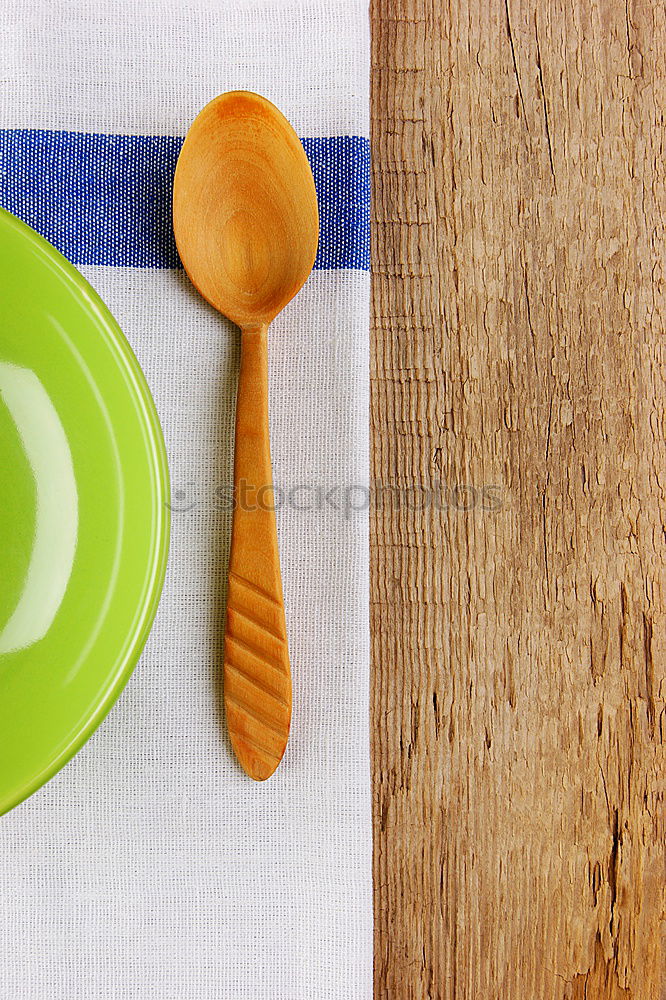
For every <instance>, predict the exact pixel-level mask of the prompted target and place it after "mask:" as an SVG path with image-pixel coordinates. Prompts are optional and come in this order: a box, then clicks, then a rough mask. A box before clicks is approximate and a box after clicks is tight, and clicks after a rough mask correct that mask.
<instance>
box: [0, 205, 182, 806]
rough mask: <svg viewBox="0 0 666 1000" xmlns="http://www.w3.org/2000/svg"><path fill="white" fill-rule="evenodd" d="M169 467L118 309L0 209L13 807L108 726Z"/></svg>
mask: <svg viewBox="0 0 666 1000" xmlns="http://www.w3.org/2000/svg"><path fill="white" fill-rule="evenodd" d="M168 491H169V477H168V470H167V462H166V455H165V450H164V441H163V439H162V432H161V430H160V425H159V422H158V419H157V414H156V412H155V406H154V404H153V401H152V398H151V396H150V392H149V390H148V386H147V385H146V382H145V379H144V377H143V374H142V372H141V369H140V368H139V364H138V362H137V360H136V358H135V357H134V355H133V353H132V351H131V349H130V347H129V345H128V343H127V341H126V340H125V338H124V337H123V335H122V333H121V332H120V330H119V328H118V326H117V324H116V322H115V320H114V319H113V317H112V316H111V314H110V313H109V311H108V309H107V308H106V307H105V306H104V304H103V303H102V301H101V300H100V299H99V297H98V296H97V295H96V293H95V292H94V291H93V290H92V288H91V287H90V285H89V284H88V283H87V282H86V281H85V280H84V278H82V277H81V275H80V274H79V272H78V271H77V270H76V269H75V268H74V267H72V265H71V264H70V263H68V261H66V260H65V258H64V257H62V256H61V255H60V254H59V253H58V252H57V251H56V250H54V249H53V247H52V246H51V245H50V244H49V243H47V242H46V241H45V240H43V239H42V238H41V237H40V236H38V235H37V234H36V233H34V232H33V231H32V230H31V229H29V228H28V227H27V226H25V225H24V224H23V223H22V222H19V221H18V219H15V218H14V217H13V216H11V215H9V214H8V213H7V212H4V211H2V210H0V559H1V569H0V814H1V813H3V812H6V811H7V810H8V809H11V808H12V807H13V806H15V805H16V804H17V803H18V802H20V801H21V800H22V799H24V798H26V796H28V795H30V794H31V793H32V792H34V791H35V790H36V789H37V788H39V786H40V785H42V784H43V783H44V782H45V781H47V780H48V779H49V778H50V777H52V776H53V774H55V772H56V771H57V770H58V769H59V768H61V767H62V766H63V764H65V763H66V761H68V760H69V758H70V757H72V755H73V754H74V753H76V751H77V750H78V749H79V748H80V747H81V746H82V744H83V743H84V742H85V741H86V739H87V738H88V737H89V736H90V734H91V733H92V732H93V730H94V729H95V727H96V726H97V725H99V723H100V722H101V720H102V719H103V718H104V716H105V715H106V713H107V712H108V711H109V709H110V708H111V706H112V705H113V703H114V701H115V700H116V698H117V697H118V695H119V694H120V692H121V690H122V688H123V686H124V685H125V683H126V682H127V679H128V677H129V675H130V673H131V672H132V669H133V667H134V665H135V663H136V661H137V659H138V657H139V654H140V652H141V649H142V648H143V645H144V643H145V641H146V638H147V636H148V632H149V631H150V626H151V625H152V622H153V618H154V616H155V611H156V610H157V604H158V601H159V596H160V593H161V590H162V584H163V581H164V572H165V567H166V561H167V551H168V544H169V510H168Z"/></svg>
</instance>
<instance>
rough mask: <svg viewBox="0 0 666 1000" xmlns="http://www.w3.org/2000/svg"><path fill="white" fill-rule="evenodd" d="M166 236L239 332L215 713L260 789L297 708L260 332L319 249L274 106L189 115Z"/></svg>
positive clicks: (306, 171) (226, 106)
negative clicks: (220, 693) (222, 715)
mask: <svg viewBox="0 0 666 1000" xmlns="http://www.w3.org/2000/svg"><path fill="white" fill-rule="evenodd" d="M173 223H174V232H175V236H176V245H177V247H178V251H179V253H180V256H181V259H182V261H183V264H184V266H185V270H186V271H187V273H188V274H189V276H190V278H191V279H192V282H193V284H194V285H195V286H196V288H198V290H199V291H200V292H201V294H202V295H203V297H204V298H205V299H207V300H208V302H210V303H211V305H213V306H214V307H215V308H216V309H217V310H218V311H219V312H221V313H223V314H224V315H225V316H227V317H228V318H229V319H230V320H232V321H233V322H234V323H236V324H237V325H238V326H239V327H240V328H241V364H240V374H239V381H238V398H237V401H236V446H235V458H234V488H235V504H234V515H233V525H232V530H231V551H230V556H229V574H228V592H227V620H226V632H225V642H224V703H225V710H226V715H227V724H228V727H229V735H230V737H231V742H232V745H233V747H234V750H235V752H236V756H237V757H238V760H239V761H240V763H241V765H242V767H243V768H244V769H245V771H246V772H247V774H249V775H250V777H252V778H254V779H255V780H257V781H263V780H264V779H265V778H268V777H270V775H271V774H273V772H274V771H275V769H276V767H277V766H278V764H279V763H280V760H281V759H282V756H283V754H284V751H285V748H286V745H287V739H288V736H289V726H290V722H291V699H292V695H291V669H290V664H289V652H288V646H287V627H286V621H285V615H284V600H283V595H282V578H281V574H280V559H279V553H278V543H277V531H276V526H275V507H274V502H273V499H272V489H273V486H272V483H273V479H272V471H271V455H270V441H269V432H268V339H267V330H268V324H269V323H270V322H271V321H272V320H273V319H274V318H275V317H276V316H277V314H278V313H279V312H280V311H281V310H282V309H283V308H284V307H285V306H286V304H287V303H288V302H289V300H290V299H292V298H293V296H294V295H295V294H296V292H297V291H298V290H299V289H300V288H301V286H302V285H303V283H304V282H305V280H306V278H307V277H308V275H309V274H310V271H311V270H312V266H313V264H314V260H315V255H316V252H317V243H318V239H319V216H318V211H317V196H316V192H315V186H314V180H313V178H312V172H311V170H310V165H309V163H308V160H307V157H306V155H305V152H304V150H303V147H302V145H301V142H300V140H299V138H298V136H297V135H296V133H295V132H294V130H293V129H292V127H291V125H290V124H289V122H288V121H287V120H286V118H284V116H283V115H282V114H281V113H280V112H279V111H278V110H277V108H275V107H274V106H273V105H272V104H271V103H270V101H267V100H266V99H265V98H264V97H260V96H259V95H258V94H251V93H248V92H246V91H237V92H233V93H229V94H222V96H221V97H217V98H215V100H213V101H211V102H210V104H208V105H207V106H206V107H205V108H204V109H203V111H202V112H201V113H200V114H199V115H198V117H197V118H196V119H195V121H194V122H193V124H192V126H191V128H190V130H189V132H188V134H187V137H186V139H185V142H184V144H183V148H182V150H181V153H180V157H179V160H178V164H177V166H176V174H175V178H174V188H173Z"/></svg>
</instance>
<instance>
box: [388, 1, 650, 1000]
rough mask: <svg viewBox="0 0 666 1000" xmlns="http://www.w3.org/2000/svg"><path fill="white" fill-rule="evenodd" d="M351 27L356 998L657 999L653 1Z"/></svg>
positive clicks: (440, 15)
mask: <svg viewBox="0 0 666 1000" xmlns="http://www.w3.org/2000/svg"><path fill="white" fill-rule="evenodd" d="M372 24H373V84H372V88H373V96H372V117H373V155H374V166H373V172H374V209H373V214H374V236H373V261H374V263H373V272H374V273H373V309H374V325H373V341H374V343H373V368H372V435H373V472H374V478H375V480H376V482H377V483H378V484H382V485H383V486H384V487H385V488H384V489H383V490H382V491H381V493H380V496H379V497H378V498H377V501H376V505H375V507H374V509H373V514H372V584H371V586H372V628H373V657H374V680H373V714H374V732H375V737H374V750H373V759H374V764H373V766H374V789H375V885H376V890H375V891H376V958H375V962H376V995H377V997H381V998H385V997H387V998H391V1000H400V998H410V1000H412V998H413V1000H425V998H447V1000H449V998H450V1000H494V998H497V1000H564V998H566V1000H583V998H587V1000H592V998H594V1000H597V998H604V1000H617V998H623V1000H658V998H659V997H660V996H662V973H661V948H660V920H661V918H662V917H663V902H664V899H663V886H664V818H665V817H664V807H663V792H664V782H663V778H664V755H663V736H664V729H665V728H666V713H665V712H664V693H665V690H666V685H665V683H664V647H665V645H666V639H665V636H664V622H665V618H666V616H665V605H664V595H663V588H662V587H661V586H660V576H661V577H662V580H663V563H664V554H665V549H664V530H663V529H664V511H665V506H666V503H665V486H666V462H665V457H666V456H665V449H664V400H665V398H666V395H665V393H664V375H665V369H664V366H663V347H662V345H663V336H662V335H663V328H664V317H665V316H666V302H665V300H664V261H665V260H666V253H665V251H666V246H665V239H664V226H663V219H664V216H665V214H666V185H665V173H666V168H665V161H664V152H665V151H664V141H665V136H666V132H665V125H664V116H665V114H666V86H665V83H664V76H665V74H664V70H665V58H666V8H665V7H664V5H663V4H661V3H649V2H643V3H640V2H635V0H626V2H625V0H595V2H587V0H585V2H580V0H578V2H574V0H568V2H562V0H548V2H542V3H536V4H534V3H531V4H528V3H526V2H521V0H506V2H503V0H450V2H449V3H446V2H444V3H438V2H437V0H372ZM388 486H392V487H396V488H400V490H398V489H395V490H389V489H387V488H386V487H388ZM456 487H457V488H458V489H457V492H456V489H455V488H456ZM488 487H494V488H495V489H489V490H488V489H487V490H486V492H485V493H484V492H483V491H484V488H488ZM426 491H430V493H428V492H426ZM484 507H485V508H490V509H484ZM463 508H467V509H463ZM493 508H495V509H493Z"/></svg>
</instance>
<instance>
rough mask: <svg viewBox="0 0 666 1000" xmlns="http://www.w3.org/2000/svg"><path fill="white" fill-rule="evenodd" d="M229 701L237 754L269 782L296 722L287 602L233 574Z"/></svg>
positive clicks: (229, 618) (227, 646)
mask: <svg viewBox="0 0 666 1000" xmlns="http://www.w3.org/2000/svg"><path fill="white" fill-rule="evenodd" d="M224 698H225V707H226V713H227V724H228V728H229V734H230V737H231V742H232V744H233V746H234V749H235V750H236V752H237V753H238V754H239V756H241V757H242V759H243V760H244V761H247V760H248V758H250V759H251V761H252V772H251V776H252V777H253V778H255V779H257V780H263V779H265V778H268V777H269V776H270V775H271V774H272V773H273V771H274V770H275V768H276V767H277V765H278V764H279V762H280V760H281V759H282V755H283V754H284V751H285V747H286V745H287V739H288V737H289V725H290V721H291V678H290V670H289V654H288V649H287V635H286V627H285V620H284V610H283V607H282V602H281V601H279V600H278V599H277V598H276V597H274V596H273V595H271V594H269V593H267V592H266V591H264V590H262V589H261V588H259V587H257V586H256V585H255V584H253V583H251V582H250V581H249V580H246V579H245V578H244V577H242V576H239V574H237V573H235V572H233V571H230V573H229V594H228V598H227V628H226V635H225V642H224Z"/></svg>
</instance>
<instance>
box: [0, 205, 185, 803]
mask: <svg viewBox="0 0 666 1000" xmlns="http://www.w3.org/2000/svg"><path fill="white" fill-rule="evenodd" d="M0 220H1V221H2V222H5V223H7V225H9V226H11V227H13V228H14V229H15V230H16V231H17V232H18V233H19V234H20V235H21V236H22V237H23V238H25V239H26V240H28V241H29V242H30V243H32V244H33V246H34V247H35V249H36V250H37V251H38V252H39V254H41V256H42V257H43V258H45V259H46V260H47V261H48V262H49V264H50V266H51V267H55V268H56V270H58V271H59V272H60V274H61V276H62V278H63V280H64V282H65V283H66V284H68V285H69V286H70V287H71V288H72V290H73V292H74V294H75V296H76V297H77V298H78V299H80V300H81V299H83V301H84V302H85V304H86V306H87V307H88V308H89V309H90V311H91V312H92V313H93V314H94V315H95V318H96V319H97V320H98V322H99V324H100V328H101V330H102V332H103V333H104V334H105V335H106V336H107V339H108V342H109V344H110V346H111V347H112V348H113V349H115V353H116V355H117V356H118V358H119V360H121V361H123V362H124V363H125V366H126V371H127V374H128V375H129V376H130V377H131V384H132V385H133V387H134V389H135V399H136V402H137V409H138V410H139V412H140V414H141V415H142V417H143V418H144V420H145V428H146V432H147V436H148V440H149V443H150V447H151V451H152V456H153V459H154V466H153V468H154V471H155V484H156V495H155V498H154V502H155V507H156V515H157V516H156V533H155V537H156V541H155V547H154V551H153V553H152V583H151V586H150V588H149V590H148V591H147V593H146V598H145V600H144V603H143V607H142V609H141V614H140V615H139V617H138V619H137V626H136V628H135V630H134V637H133V639H132V641H131V643H130V644H129V645H128V648H127V652H126V654H125V656H124V658H123V659H122V660H120V661H119V664H118V669H117V670H116V672H115V674H114V676H113V679H112V681H111V683H110V684H109V686H108V687H107V688H106V689H104V690H103V692H102V695H101V697H100V700H99V703H98V704H97V706H96V708H95V710H94V711H93V712H92V713H91V715H90V717H89V718H88V720H87V721H86V722H85V723H84V724H83V725H82V726H81V727H80V729H78V730H77V731H76V732H75V735H74V736H73V738H72V739H71V740H70V742H69V743H68V744H67V746H66V747H65V748H64V749H63V750H61V751H60V753H59V754H58V755H57V756H56V757H55V758H54V759H53V760H52V761H51V763H49V764H48V765H47V766H46V767H45V768H44V769H43V770H42V771H40V772H39V773H38V774H36V775H35V776H34V778H32V780H31V781H29V782H28V783H27V784H26V785H24V786H23V788H21V790H20V791H19V792H15V793H12V794H11V795H10V796H9V797H8V798H7V799H5V800H3V801H0V816H2V815H4V814H5V813H8V812H9V811H10V810H12V809H14V808H15V807H16V806H18V805H20V803H21V802H24V801H25V800H26V799H27V798H29V797H30V796H31V795H33V794H34V792H36V791H37V790H38V789H39V788H41V787H42V785H45V784H46V782H47V781H50V779H51V778H52V777H53V776H54V775H55V774H57V773H58V771H60V770H62V768H63V767H64V766H65V764H67V762H68V761H70V760H71V759H72V757H73V756H74V755H75V754H76V753H77V752H78V751H79V750H80V749H81V747H82V746H83V745H84V744H85V743H86V742H87V741H88V739H89V738H90V737H91V736H92V734H93V733H94V731H95V730H96V729H97V727H98V726H99V725H100V723H101V722H103V720H104V719H105V718H106V716H107V715H108V713H109V712H110V711H111V709H112V708H113V706H114V705H115V703H116V701H117V700H118V698H119V697H120V695H121V693H122V691H123V689H124V687H125V685H126V684H127V682H128V680H129V678H130V676H131V675H132V672H133V670H134V668H135V666H136V664H137V662H138V660H139V657H140V656H141V653H142V651H143V647H144V646H145V644H146V640H147V639H148V635H149V634H150V631H151V629H152V626H153V622H154V621H155V615H156V614H157V608H158V606H159V603H160V598H161V596H162V590H163V587H164V579H165V576H166V569H167V562H168V557H169V542H170V527H171V514H170V506H169V502H170V496H171V493H170V480H169V465H168V461H167V453H166V446H165V444H164V435H163V433H162V426H161V424H160V421H159V417H158V415H157V409H156V407H155V401H154V400H153V397H152V395H151V392H150V389H149V388H148V383H147V382H146V377H145V375H144V373H143V371H142V369H141V366H140V364H139V362H138V361H137V358H136V355H135V354H134V351H133V350H132V348H131V347H130V345H129V342H128V341H127V338H126V337H125V335H124V333H123V332H122V330H121V329H120V327H119V325H118V323H117V321H116V320H115V318H114V317H113V315H112V313H111V311H110V310H109V308H108V306H107V305H106V304H105V303H104V302H103V301H102V299H101V298H100V297H99V295H98V294H97V292H96V291H95V289H94V288H93V287H92V285H91V284H90V283H89V282H88V281H86V279H85V278H84V277H83V275H82V274H81V272H80V271H78V270H77V268H76V267H75V266H74V264H72V263H70V261H68V260H67V258H66V257H63V255H62V254H61V253H60V251H59V250H56V248H55V247H54V246H52V244H51V243H49V242H48V240H45V239H44V237H43V236H40V235H39V233H37V232H35V230H34V229H31V227H30V226H28V225H27V224H26V223H25V222H23V221H22V220H21V219H18V218H17V217H16V216H15V215H12V214H11V212H7V211H6V210H5V209H3V208H0Z"/></svg>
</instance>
